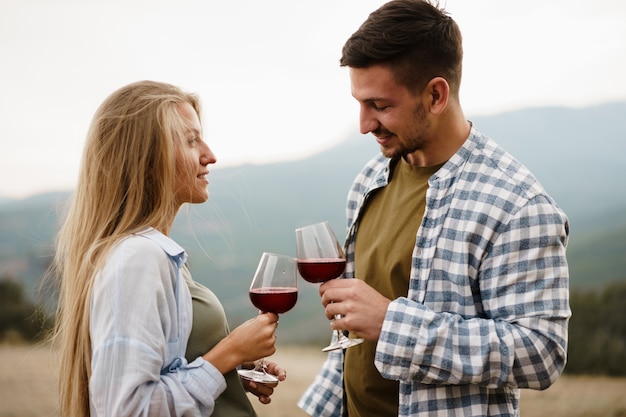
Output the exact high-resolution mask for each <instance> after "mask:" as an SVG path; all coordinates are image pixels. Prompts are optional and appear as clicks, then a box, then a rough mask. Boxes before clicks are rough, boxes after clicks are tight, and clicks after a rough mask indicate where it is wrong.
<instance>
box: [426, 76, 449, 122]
mask: <svg viewBox="0 0 626 417" xmlns="http://www.w3.org/2000/svg"><path fill="white" fill-rule="evenodd" d="M424 93H425V97H424V101H425V102H424V104H425V105H426V108H427V109H428V110H429V111H430V113H433V114H441V113H442V112H443V111H444V109H445V108H446V106H447V105H448V98H449V96H450V86H449V85H448V82H447V81H446V79H445V78H443V77H435V78H433V79H432V80H430V81H429V82H428V84H427V85H426V88H425V89H424Z"/></svg>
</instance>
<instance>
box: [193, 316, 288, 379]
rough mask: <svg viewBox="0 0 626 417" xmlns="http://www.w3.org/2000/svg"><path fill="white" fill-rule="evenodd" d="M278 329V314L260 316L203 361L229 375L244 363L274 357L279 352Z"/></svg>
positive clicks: (206, 355)
mask: <svg viewBox="0 0 626 417" xmlns="http://www.w3.org/2000/svg"><path fill="white" fill-rule="evenodd" d="M277 326H278V315H276V314H274V313H263V314H259V315H258V316H256V317H255V318H253V319H250V320H248V321H246V322H245V323H243V324H241V325H240V326H239V327H237V328H235V329H234V330H233V331H232V332H230V334H228V336H226V337H225V338H224V339H222V340H220V342H219V343H218V344H217V345H215V346H214V347H213V349H211V350H210V351H209V352H207V353H206V354H204V356H203V358H204V359H205V360H207V361H209V362H211V363H212V364H213V366H215V367H216V368H217V369H218V370H219V371H220V372H221V373H222V374H225V373H226V372H229V371H231V370H232V369H235V368H236V367H237V366H239V365H240V364H242V363H244V362H253V361H255V360H257V359H260V358H263V357H265V356H271V355H273V354H274V352H275V351H276V348H275V346H274V343H275V342H276V333H275V332H276V327H277Z"/></svg>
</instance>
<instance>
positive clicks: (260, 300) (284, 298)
mask: <svg viewBox="0 0 626 417" xmlns="http://www.w3.org/2000/svg"><path fill="white" fill-rule="evenodd" d="M250 301H252V304H254V306H255V307H256V308H258V309H259V310H261V311H264V312H269V313H276V314H283V313H286V312H287V311H289V310H291V309H292V308H293V307H294V306H295V305H296V301H298V289H297V288H295V287H265V288H254V289H251V290H250Z"/></svg>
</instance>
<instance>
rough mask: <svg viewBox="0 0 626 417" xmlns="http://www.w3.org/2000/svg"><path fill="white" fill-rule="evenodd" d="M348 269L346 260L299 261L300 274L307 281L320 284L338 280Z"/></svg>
mask: <svg viewBox="0 0 626 417" xmlns="http://www.w3.org/2000/svg"><path fill="white" fill-rule="evenodd" d="M344 269H346V260H345V259H344V258H311V259H298V272H300V276H302V278H304V280H305V281H308V282H312V283H314V284H319V283H320V282H326V281H328V280H331V279H334V278H337V277H338V276H339V275H341V274H342V273H343V270H344Z"/></svg>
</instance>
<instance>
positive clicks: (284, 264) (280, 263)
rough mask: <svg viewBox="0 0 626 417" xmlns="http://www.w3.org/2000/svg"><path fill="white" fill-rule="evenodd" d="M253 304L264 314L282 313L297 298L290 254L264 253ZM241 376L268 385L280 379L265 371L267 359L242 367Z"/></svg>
mask: <svg viewBox="0 0 626 417" xmlns="http://www.w3.org/2000/svg"><path fill="white" fill-rule="evenodd" d="M248 294H249V296H250V301H251V302H252V305H254V306H255V307H256V308H258V309H259V311H260V312H261V313H275V314H283V313H285V312H287V311H289V310H291V309H292V308H293V307H294V306H295V305H296V302H297V301H298V285H297V265H296V259H295V258H293V257H291V256H286V255H278V254H275V253H269V252H264V253H263V255H262V256H261V260H260V261H259V265H258V266H257V269H256V272H255V273H254V277H253V278H252V283H251V284H250V289H249V291H248ZM237 372H238V373H239V376H241V377H242V378H244V379H248V380H251V381H254V382H259V383H262V384H265V385H269V386H275V385H277V384H278V378H276V377H275V376H274V375H270V374H268V373H267V372H266V371H265V364H264V360H263V359H261V360H260V361H258V363H257V366H256V367H255V368H254V369H240V370H238V371H237Z"/></svg>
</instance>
